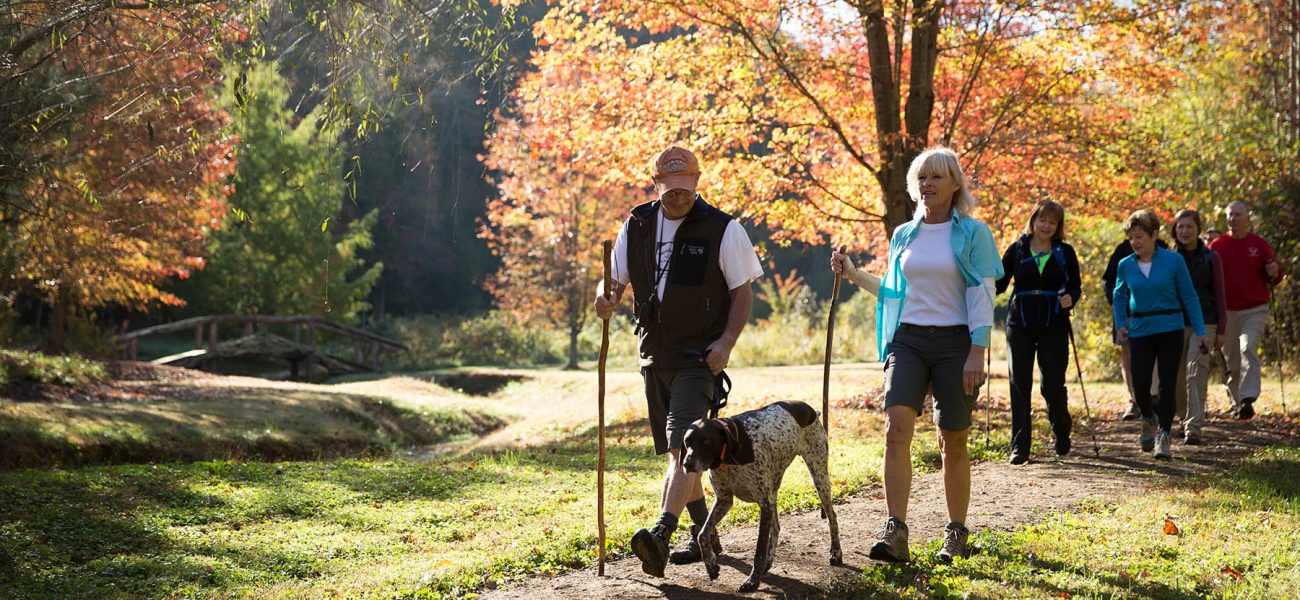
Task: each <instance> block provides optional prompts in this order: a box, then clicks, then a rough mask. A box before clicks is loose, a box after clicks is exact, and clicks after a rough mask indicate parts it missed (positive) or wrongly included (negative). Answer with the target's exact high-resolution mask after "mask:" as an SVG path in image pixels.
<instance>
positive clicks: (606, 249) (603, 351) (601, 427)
mask: <svg viewBox="0 0 1300 600" xmlns="http://www.w3.org/2000/svg"><path fill="white" fill-rule="evenodd" d="M610 251H611V244H610V241H609V240H605V242H604V243H603V244H602V254H603V255H604V258H605V275H604V278H605V280H604V281H605V292H604V293H605V299H606V300H613V297H612V295H611V293H610V290H611V289H613V287H614V282H613V281H612V280H611V279H610V276H609V254H610ZM608 355H609V319H604V323H602V324H601V331H600V366H599V367H598V368H597V371H598V373H599V378H600V383H599V390H600V391H599V395H600V398H599V407H598V412H599V413H600V422H599V424H598V425H597V426H596V439H597V440H598V441H597V444H598V446H597V448H598V450H597V453H598V454H597V459H596V543H597V544H598V548H597V552H598V553H599V554H598V558H597V562H596V573H597V574H598V575H600V576H601V577H604V576H605V358H606V357H607V356H608Z"/></svg>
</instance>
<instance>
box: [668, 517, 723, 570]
mask: <svg viewBox="0 0 1300 600" xmlns="http://www.w3.org/2000/svg"><path fill="white" fill-rule="evenodd" d="M699 537H700V526H699V525H691V537H690V539H688V540H686V543H684V544H682V547H681V548H679V549H677V550H673V553H672V554H669V555H668V562H670V563H673V564H674V565H689V564H692V563H697V562H700V560H701V559H703V558H704V557H703V556H701V555H700V543H699V542H698V541H697V540H698V539H699ZM709 541H710V542H712V544H710V545H711V546H713V553H714V554H722V541H721V540H719V539H718V532H717V531H716V530H715V531H714V532H713V537H712V538H711V539H710V540H709Z"/></svg>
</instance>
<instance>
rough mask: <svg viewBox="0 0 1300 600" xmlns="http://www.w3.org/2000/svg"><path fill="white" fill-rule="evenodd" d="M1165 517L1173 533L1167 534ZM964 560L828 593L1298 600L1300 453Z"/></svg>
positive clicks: (1058, 521) (977, 541) (1153, 490)
mask: <svg viewBox="0 0 1300 600" xmlns="http://www.w3.org/2000/svg"><path fill="white" fill-rule="evenodd" d="M1166 518H1169V520H1170V521H1171V522H1172V523H1173V529H1169V530H1166V526H1165V522H1166ZM972 543H973V544H974V545H975V546H976V547H977V548H978V549H979V552H978V554H975V555H974V556H972V557H971V558H970V559H968V560H959V561H956V562H955V563H953V564H952V565H940V564H936V563H934V562H933V560H932V559H931V558H930V556H932V555H933V551H934V550H936V549H937V545H938V541H937V540H936V541H935V542H933V543H932V544H931V546H934V548H928V550H929V552H924V553H919V554H918V553H916V552H915V551H914V554H913V556H914V557H916V558H917V559H918V560H917V561H916V562H913V563H910V564H908V565H906V566H881V567H878V568H873V569H868V570H866V571H864V573H863V575H862V577H861V578H860V579H859V580H857V581H853V582H847V583H845V584H843V585H841V586H839V587H837V588H835V589H834V590H833V592H832V594H831V596H832V597H861V596H870V597H881V598H889V597H899V598H930V597H974V598H1071V597H1073V598H1261V599H1262V598H1293V597H1295V594H1296V590H1300V448H1295V447H1275V448H1270V449H1268V450H1266V451H1264V452H1261V453H1259V454H1257V455H1255V456H1253V457H1252V458H1250V459H1249V460H1247V461H1246V462H1245V463H1244V464H1242V465H1241V466H1240V467H1238V468H1236V469H1233V470H1231V471H1229V472H1228V473H1227V474H1226V475H1214V476H1207V477H1203V478H1200V479H1196V480H1192V481H1188V482H1184V483H1181V484H1176V485H1166V484H1163V483H1161V482H1151V483H1150V484H1148V485H1147V486H1146V487H1145V488H1144V489H1143V490H1142V493H1140V494H1135V495H1133V496H1132V497H1130V498H1127V499H1125V500H1123V501H1121V502H1118V503H1116V504H1113V505H1102V504H1094V505H1088V506H1084V507H1082V509H1081V510H1079V511H1077V512H1074V513H1062V514H1057V515H1055V516H1052V517H1051V518H1049V519H1047V520H1045V521H1043V522H1041V523H1037V524H1033V525H1029V526H1026V527H1024V528H1022V529H1020V530H1018V531H1015V532H1012V533H1004V532H997V531H982V532H978V533H976V534H975V535H974V536H973V537H972Z"/></svg>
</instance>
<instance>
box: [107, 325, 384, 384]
mask: <svg viewBox="0 0 1300 600" xmlns="http://www.w3.org/2000/svg"><path fill="white" fill-rule="evenodd" d="M222 326H226V327H227V328H230V327H232V326H233V327H237V328H238V327H242V332H243V335H242V336H241V337H238V338H235V339H231V340H227V341H224V342H223V341H220V339H218V333H219V332H220V329H221V327H222ZM273 327H274V328H276V329H277V330H280V331H285V330H286V329H287V330H291V331H292V333H291V334H289V335H290V336H291V337H285V336H281V335H277V334H275V333H272V332H271V329H272V328H273ZM191 329H192V330H193V331H194V349H193V350H188V351H186V352H181V353H179V354H173V355H171V356H164V357H162V358H158V359H156V360H153V361H151V362H153V363H154V364H160V365H175V366H180V367H188V368H198V369H212V368H214V367H215V366H216V364H217V362H218V361H219V360H220V359H223V358H257V359H279V360H287V361H289V368H290V377H292V378H293V379H308V380H310V379H311V378H312V373H313V369H314V367H315V366H316V365H320V366H321V367H323V368H324V369H325V371H326V372H327V373H328V374H330V375H337V374H341V373H355V372H360V371H378V370H379V369H380V365H381V361H380V357H381V355H382V353H383V352H384V351H397V350H401V351H406V350H407V347H406V346H404V345H402V344H401V343H400V342H398V341H396V340H393V339H389V338H386V337H383V336H380V335H375V334H373V333H370V332H369V331H365V330H363V329H358V328H356V327H349V326H347V325H339V324H338V323H331V322H329V321H326V320H325V319H322V318H320V317H315V316H307V315H208V316H203V317H194V318H190V319H184V320H181V321H176V322H173V323H165V324H163V325H155V326H153V327H146V328H144V329H137V330H135V331H128V332H124V333H121V334H118V335H115V336H113V337H112V338H110V340H111V342H112V343H113V344H114V346H115V347H116V348H118V350H119V352H120V353H121V356H122V357H123V358H127V359H130V360H138V352H137V343H138V341H139V340H140V339H141V338H144V337H149V336H154V335H167V334H174V333H176V332H178V331H186V330H191ZM321 334H329V335H331V336H336V337H341V338H344V339H346V340H349V341H351V342H352V348H353V352H352V356H351V357H350V358H344V357H341V356H333V355H329V354H326V353H324V352H323V351H322V350H321V348H320V346H319V345H318V341H319V339H318V338H319V337H320V336H321Z"/></svg>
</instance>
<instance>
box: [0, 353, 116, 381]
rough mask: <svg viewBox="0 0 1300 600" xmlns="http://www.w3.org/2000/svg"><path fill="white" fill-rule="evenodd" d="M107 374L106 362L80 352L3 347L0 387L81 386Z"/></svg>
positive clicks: (0, 356) (0, 361)
mask: <svg viewBox="0 0 1300 600" xmlns="http://www.w3.org/2000/svg"><path fill="white" fill-rule="evenodd" d="M106 376H107V373H106V372H105V370H104V365H102V364H100V363H98V362H95V361H93V360H89V359H86V358H82V357H80V356H76V355H68V356H50V355H46V354H41V353H39V352H25V351H22V350H11V349H8V348H0V387H4V386H10V385H23V384H42V383H46V384H57V385H64V386H73V387H80V386H83V385H86V384H87V383H91V382H94V381H98V380H102V379H104V378H105V377H106Z"/></svg>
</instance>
